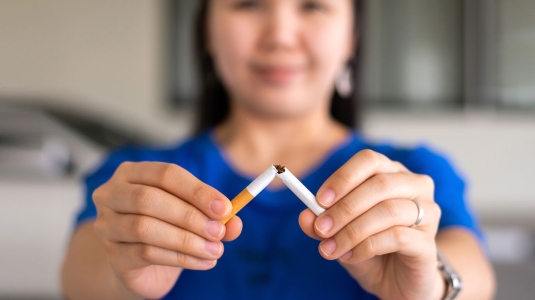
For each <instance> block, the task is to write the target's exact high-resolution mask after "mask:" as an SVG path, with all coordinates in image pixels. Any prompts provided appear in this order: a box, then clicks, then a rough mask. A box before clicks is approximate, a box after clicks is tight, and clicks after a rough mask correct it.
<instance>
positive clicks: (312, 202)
mask: <svg viewBox="0 0 535 300" xmlns="http://www.w3.org/2000/svg"><path fill="white" fill-rule="evenodd" d="M279 169H283V170H284V172H280V171H279V172H280V173H279V172H277V177H279V178H280V179H281V180H282V182H284V184H286V186H287V187H288V188H289V189H290V190H291V191H292V192H293V193H294V194H295V195H296V196H297V198H299V199H300V200H301V201H303V203H305V205H306V206H307V207H308V208H310V210H312V212H313V213H314V214H315V215H316V216H319V215H320V214H321V213H322V212H324V211H325V209H324V208H323V207H321V206H319V204H318V202H317V201H316V197H315V196H314V194H312V193H311V192H310V191H309V190H308V189H307V188H306V187H305V186H304V185H303V183H301V181H299V179H297V177H295V176H294V174H292V172H290V170H288V168H286V167H281V168H279Z"/></svg>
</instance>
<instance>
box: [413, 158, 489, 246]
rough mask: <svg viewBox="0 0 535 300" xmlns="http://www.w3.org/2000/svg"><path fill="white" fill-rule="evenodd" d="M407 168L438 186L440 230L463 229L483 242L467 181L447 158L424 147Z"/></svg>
mask: <svg viewBox="0 0 535 300" xmlns="http://www.w3.org/2000/svg"><path fill="white" fill-rule="evenodd" d="M406 166H407V168H409V169H410V170H411V171H412V172H415V173H419V174H426V175H429V176H430V177H431V178H432V179H433V181H434V183H435V195H434V196H435V202H436V203H437V204H438V205H439V206H440V208H441V210H442V216H441V219H440V223H439V229H442V228H446V227H450V226H459V227H463V228H466V229H468V230H469V231H471V232H473V233H474V234H475V235H476V236H477V238H478V239H479V240H480V241H482V240H483V235H482V233H481V230H480V228H479V225H478V222H477V219H476V217H475V214H474V212H473V211H472V209H471V207H470V205H469V203H468V202H467V200H466V183H465V180H464V179H463V178H462V177H461V175H459V173H458V172H457V171H456V170H455V168H454V166H453V164H452V163H451V162H450V161H449V160H448V159H447V158H446V156H445V155H440V154H437V153H436V152H432V151H430V150H429V149H428V148H426V147H420V148H418V149H416V150H414V151H412V152H411V153H410V155H409V156H408V157H407V163H406Z"/></svg>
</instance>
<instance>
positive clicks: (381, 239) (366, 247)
mask: <svg viewBox="0 0 535 300" xmlns="http://www.w3.org/2000/svg"><path fill="white" fill-rule="evenodd" d="M432 242H433V239H426V237H425V236H424V235H423V234H422V232H420V231H418V230H414V229H411V228H408V227H405V226H395V227H392V228H389V229H387V230H385V231H382V232H379V233H377V234H374V235H372V236H370V237H368V238H366V239H364V240H363V241H362V242H361V243H359V244H358V245H357V246H356V247H354V248H353V249H351V250H350V251H347V252H346V253H345V254H343V255H342V257H340V262H342V263H345V264H355V263H359V262H363V261H365V260H368V259H370V258H373V257H374V256H377V255H385V254H388V253H399V254H401V255H404V256H407V257H412V258H415V259H416V258H418V259H423V260H425V259H426V257H427V255H426V253H432V254H433V253H436V252H435V251H429V250H428V249H429V247H433V244H434V243H432Z"/></svg>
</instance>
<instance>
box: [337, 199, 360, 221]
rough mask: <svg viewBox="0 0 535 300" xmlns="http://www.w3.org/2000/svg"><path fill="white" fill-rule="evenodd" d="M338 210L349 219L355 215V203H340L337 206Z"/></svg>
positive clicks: (347, 201)
mask: <svg viewBox="0 0 535 300" xmlns="http://www.w3.org/2000/svg"><path fill="white" fill-rule="evenodd" d="M337 207H338V209H339V210H340V211H341V212H342V214H344V215H345V216H347V217H351V216H353V215H355V213H356V211H357V208H356V207H355V203H354V202H353V201H349V200H346V201H340V202H338V204H337Z"/></svg>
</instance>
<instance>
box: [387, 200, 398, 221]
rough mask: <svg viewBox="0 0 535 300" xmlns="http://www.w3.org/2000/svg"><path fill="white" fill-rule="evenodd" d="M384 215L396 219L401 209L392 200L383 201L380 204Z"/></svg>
mask: <svg viewBox="0 0 535 300" xmlns="http://www.w3.org/2000/svg"><path fill="white" fill-rule="evenodd" d="M382 208H383V211H384V215H385V217H386V218H388V219H391V220H397V219H399V218H400V217H401V214H402V213H401V211H400V208H399V206H398V205H396V203H395V202H394V201H383V205H382Z"/></svg>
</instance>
